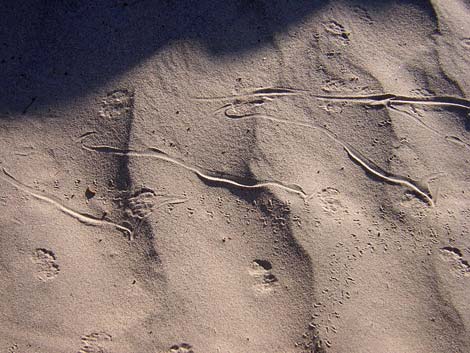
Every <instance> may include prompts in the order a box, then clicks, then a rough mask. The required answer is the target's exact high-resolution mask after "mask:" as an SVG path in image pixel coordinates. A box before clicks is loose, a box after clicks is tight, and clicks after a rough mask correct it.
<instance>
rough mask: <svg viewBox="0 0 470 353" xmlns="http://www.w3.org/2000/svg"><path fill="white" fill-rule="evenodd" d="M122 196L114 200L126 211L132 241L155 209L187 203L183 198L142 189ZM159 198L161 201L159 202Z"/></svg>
mask: <svg viewBox="0 0 470 353" xmlns="http://www.w3.org/2000/svg"><path fill="white" fill-rule="evenodd" d="M121 195H122V196H121V197H118V198H116V199H114V201H117V203H118V206H119V207H120V208H122V209H123V210H124V214H125V217H126V218H127V219H128V220H129V221H130V223H131V224H132V226H133V228H132V231H131V234H130V239H131V240H132V239H133V238H134V236H135V235H136V234H137V233H138V231H139V228H140V226H141V224H142V221H143V220H144V219H145V218H147V217H149V216H150V215H151V214H152V213H153V211H154V210H155V209H158V208H160V207H163V206H165V205H174V204H178V203H183V202H185V201H186V199H184V198H182V197H176V196H171V195H167V194H164V193H157V192H155V191H154V190H152V189H149V188H141V189H139V190H137V191H134V192H132V193H129V192H124V193H122V194H121ZM157 198H160V199H161V200H159V202H157Z"/></svg>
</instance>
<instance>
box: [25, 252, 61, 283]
mask: <svg viewBox="0 0 470 353" xmlns="http://www.w3.org/2000/svg"><path fill="white" fill-rule="evenodd" d="M31 260H32V261H33V263H35V264H36V271H37V276H38V278H39V279H40V280H41V281H44V282H45V281H48V280H51V279H54V278H55V277H57V275H58V274H59V271H60V269H59V265H58V264H57V259H56V256H55V254H54V252H52V251H50V250H47V249H40V248H39V249H36V250H35V251H34V253H33V256H32V258H31Z"/></svg>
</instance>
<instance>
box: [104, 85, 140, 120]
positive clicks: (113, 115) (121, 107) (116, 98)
mask: <svg viewBox="0 0 470 353" xmlns="http://www.w3.org/2000/svg"><path fill="white" fill-rule="evenodd" d="M133 106H134V94H133V93H132V92H130V91H128V90H126V89H120V90H116V91H113V92H110V93H108V95H107V96H106V98H104V99H103V101H102V103H101V109H100V111H99V115H100V117H102V118H107V119H120V118H123V117H127V116H128V115H129V114H132V109H133Z"/></svg>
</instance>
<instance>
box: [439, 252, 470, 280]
mask: <svg viewBox="0 0 470 353" xmlns="http://www.w3.org/2000/svg"><path fill="white" fill-rule="evenodd" d="M440 252H441V259H442V260H444V261H446V262H448V263H450V264H451V266H452V269H453V271H454V272H455V273H456V274H457V275H458V276H465V277H467V276H470V263H469V262H468V261H467V260H465V259H464V258H463V254H462V251H461V250H460V249H458V248H455V247H452V246H445V247H443V248H441V250H440Z"/></svg>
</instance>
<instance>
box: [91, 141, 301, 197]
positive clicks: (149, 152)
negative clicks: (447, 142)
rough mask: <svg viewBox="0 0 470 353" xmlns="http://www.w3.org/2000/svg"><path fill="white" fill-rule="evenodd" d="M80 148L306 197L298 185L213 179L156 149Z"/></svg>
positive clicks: (249, 187)
mask: <svg viewBox="0 0 470 353" xmlns="http://www.w3.org/2000/svg"><path fill="white" fill-rule="evenodd" d="M82 147H83V148H84V149H86V150H88V151H92V152H98V153H109V154H114V155H117V156H131V157H141V158H142V157H143V158H156V159H160V160H162V161H166V162H169V163H172V164H174V165H177V166H179V167H181V168H183V169H186V170H188V171H190V172H192V173H194V174H196V175H197V176H198V177H199V178H201V179H202V180H205V181H208V182H212V183H220V184H225V185H230V186H234V187H237V188H241V189H261V188H265V187H269V186H275V187H278V188H280V189H283V190H286V191H289V192H292V193H295V194H297V195H299V196H300V197H302V198H303V199H306V198H307V197H308V195H307V194H306V193H305V192H304V191H303V190H302V188H301V187H300V186H298V185H295V184H294V185H292V184H284V183H282V182H280V181H258V182H256V183H254V184H242V183H239V182H236V181H234V180H231V179H227V178H220V177H215V176H210V175H208V174H205V173H203V172H202V171H200V170H199V169H197V168H195V167H192V166H189V165H187V164H185V163H184V162H182V161H179V160H178V159H176V158H172V157H170V156H168V155H167V154H166V153H164V152H162V151H160V150H159V149H157V148H153V147H149V148H147V149H146V150H142V151H138V150H123V149H118V148H114V147H110V146H87V145H82Z"/></svg>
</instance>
